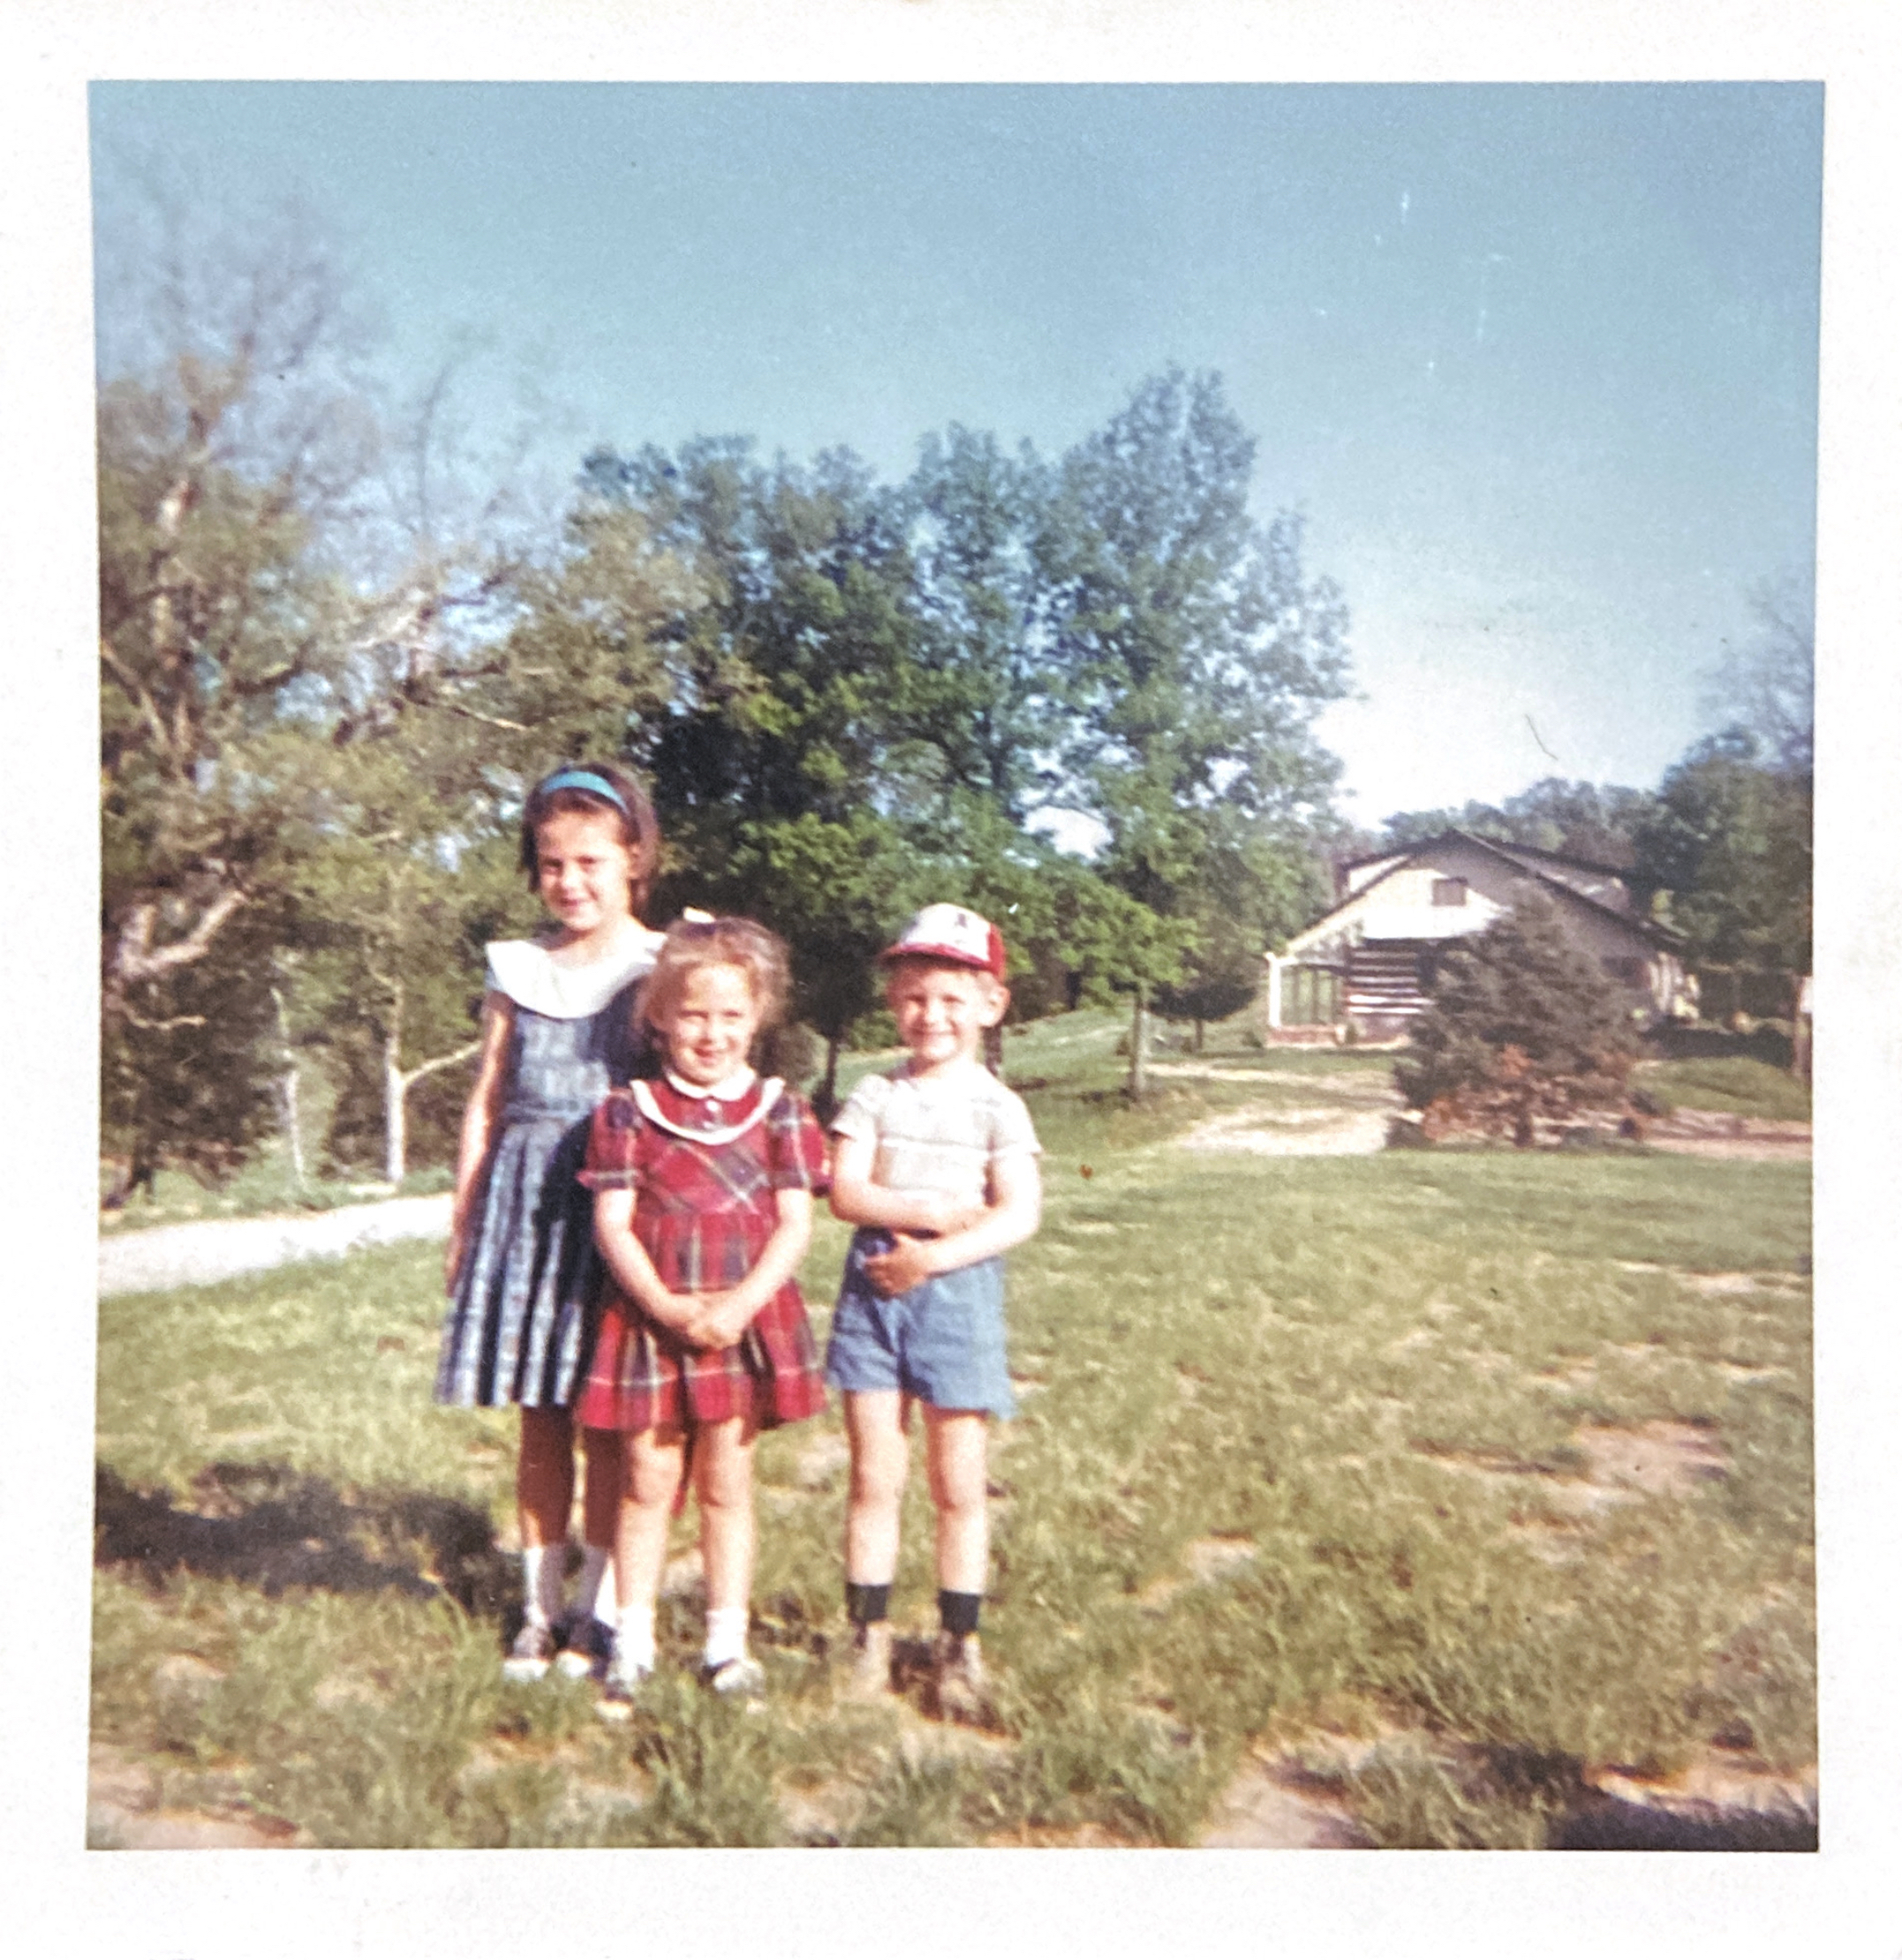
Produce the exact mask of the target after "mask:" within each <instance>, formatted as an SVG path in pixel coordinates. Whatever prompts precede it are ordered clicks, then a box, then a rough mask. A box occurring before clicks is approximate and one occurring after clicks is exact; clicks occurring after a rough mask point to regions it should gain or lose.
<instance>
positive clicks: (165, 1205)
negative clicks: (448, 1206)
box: [99, 1149, 456, 1235]
mask: <svg viewBox="0 0 1902 1960" xmlns="http://www.w3.org/2000/svg"><path fill="white" fill-rule="evenodd" d="M109 1181H110V1180H109V1178H108V1177H107V1176H106V1175H105V1173H104V1171H103V1168H102V1175H101V1180H100V1190H101V1194H102V1195H103V1194H104V1192H105V1189H106V1187H107V1185H108V1184H109ZM455 1181H456V1176H455V1172H453V1171H451V1170H450V1169H449V1168H448V1167H447V1166H446V1165H429V1166H427V1167H426V1168H424V1169H421V1170H416V1171H411V1172H410V1174H409V1176H407V1177H406V1178H404V1180H403V1182H402V1183H401V1184H400V1185H389V1184H385V1183H383V1182H381V1180H379V1179H377V1178H376V1177H375V1176H374V1173H372V1172H367V1171H366V1172H364V1173H363V1174H362V1175H361V1176H360V1177H355V1178H307V1179H306V1180H305V1181H304V1182H303V1183H302V1184H301V1185H299V1184H298V1182H297V1180H295V1179H294V1178H293V1177H292V1176H291V1166H290V1162H289V1160H288V1158H287V1157H286V1156H285V1154H284V1153H283V1151H282V1150H275V1149H268V1150H262V1151H260V1153H259V1154H258V1156H257V1157H255V1158H253V1161H252V1162H251V1163H249V1164H247V1165H245V1167H244V1169H243V1170H241V1171H238V1172H236V1173H235V1174H234V1175H232V1176H231V1177H230V1178H227V1179H226V1180H224V1181H223V1183H218V1184H209V1183H201V1182H200V1180H198V1179H197V1178H195V1177H193V1176H192V1174H191V1173H190V1172H187V1171H160V1172H158V1173H157V1174H156V1175H155V1177H154V1179H153V1180H152V1188H151V1189H150V1190H149V1191H147V1190H144V1189H141V1190H140V1191H139V1192H137V1193H136V1194H135V1195H133V1196H132V1198H130V1199H129V1200H128V1201H127V1202H126V1203H125V1205H124V1206H122V1207H121V1208H120V1209H119V1210H116V1211H108V1210H103V1209H102V1210H101V1211H100V1214H99V1229H100V1230H101V1231H102V1233H110V1234H114V1235H117V1234H118V1233H126V1232H140V1231H144V1230H147V1229H148V1228H149V1227H151V1226H153V1225H191V1224H194V1223H196V1222H197V1221H198V1220H200V1219H202V1218H259V1217H269V1216H271V1215H273V1214H275V1213H277V1212H289V1213H297V1212H300V1211H335V1210H336V1209H337V1207H338V1206H339V1205H345V1204H363V1203H365V1202H367V1201H369V1200H371V1199H374V1198H387V1197H395V1196H401V1197H405V1198H413V1197H425V1196H428V1195H431V1194H433V1193H434V1192H437V1191H447V1190H449V1188H450V1187H452V1186H453V1185H454V1184H455Z"/></svg>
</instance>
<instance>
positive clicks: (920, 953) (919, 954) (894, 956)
mask: <svg viewBox="0 0 1902 1960" xmlns="http://www.w3.org/2000/svg"><path fill="white" fill-rule="evenodd" d="M887 960H942V961H945V962H946V964H947V965H949V966H954V967H969V968H970V969H971V971H972V972H973V973H991V974H993V976H994V969H993V967H992V965H991V962H990V961H988V960H974V959H972V958H971V956H970V954H968V953H966V952H965V951H964V950H963V948H962V947H961V946H919V945H917V944H915V943H914V944H911V945H906V944H905V943H904V942H903V941H901V942H900V943H899V944H898V945H896V946H887V947H886V949H885V951H884V952H883V953H881V954H879V961H880V962H881V963H882V962H883V961H887Z"/></svg>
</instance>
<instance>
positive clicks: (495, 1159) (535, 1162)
mask: <svg viewBox="0 0 1902 1960" xmlns="http://www.w3.org/2000/svg"><path fill="white" fill-rule="evenodd" d="M652 963H653V955H652V953H651V951H649V952H647V953H645V955H644V956H643V957H642V958H640V960H639V961H638V965H637V966H636V968H635V969H634V970H633V971H632V972H631V973H630V976H629V977H628V978H627V979H626V980H625V982H624V983H623V985H622V987H621V988H620V991H618V992H616V993H615V995H614V996H613V997H612V998H611V999H609V1000H608V1002H607V1004H606V1005H605V1006H601V1007H600V1008H598V1009H597V1010H596V1011H595V1012H593V1013H592V1014H578V1015H574V1016H571V1017H564V1016H561V1015H556V1014H543V1013H539V1012H537V1011H536V1010H535V1009H534V1008H532V1007H528V1006H524V1005H523V1004H522V1003H521V1002H520V1001H519V1000H516V1001H514V1002H513V1006H514V1016H515V1026H514V1029H513V1031H512V1032H511V1034H510V1036H509V1060H508V1084H509V1086H508V1092H507V1100H506V1102H505V1103H504V1105H503V1107H502V1115H501V1120H500V1122H499V1123H498V1124H497V1126H496V1132H495V1137H494V1142H493V1143H492V1144H491V1145H490V1149H489V1159H488V1165H487V1171H486V1173H485V1178H484V1183H483V1189H482V1195H481V1197H480V1200H479V1209H478V1210H477V1213H476V1216H475V1217H474V1219H473V1220H472V1224H471V1226H470V1233H469V1242H468V1244H467V1245H466V1247H465V1248H464V1254H463V1263H462V1270H461V1271H460V1272H459V1273H457V1277H456V1285H455V1288H454V1291H453V1293H451V1296H450V1300H449V1313H448V1315H447V1316H446V1318H445V1319H444V1322H443V1326H442V1359H441V1361H439V1362H438V1364H437V1368H436V1390H435V1398H436V1400H437V1401H438V1402H447V1403H452V1404H455V1405H457V1406H461V1407H464V1408H467V1407H477V1408H494V1407H497V1406H502V1405H505V1404H508V1403H511V1402H513V1403H519V1404H520V1405H521V1406H523V1407H525V1408H566V1407H567V1406H568V1405H569V1404H570V1402H571V1401H572V1400H573V1399H574V1396H575V1391H576V1389H577V1385H578V1383H577V1376H578V1375H579V1372H580V1370H581V1368H582V1366H583V1364H584V1363H585V1361H586V1359H587V1356H588V1352H589V1349H590V1347H591V1346H592V1341H593V1334H594V1323H595V1320H596V1316H597V1314H598V1311H599V1302H600V1292H601V1279H602V1268H601V1262H600V1254H599V1253H597V1252H596V1251H595V1249H594V1214H593V1200H592V1196H591V1195H590V1194H589V1193H588V1192H587V1191H585V1190H584V1189H583V1188H582V1187H581V1185H580V1184H579V1182H578V1181H577V1172H579V1171H580V1169H581V1165H582V1161H583V1159H584V1158H585V1156H586V1155H587V1148H588V1119H589V1118H590V1117H591V1116H592V1114H593V1112H594V1107H595V1105H596V1104H598V1103H599V1102H600V1100H601V1099H602V1097H605V1096H606V1095H607V1094H608V1090H609V1089H613V1088H615V1087H617V1086H618V1085H619V1084H621V1083H623V1082H626V1081H628V1079H629V1078H630V1075H631V1074H632V1073H633V1071H634V1067H635V1065H636V1063H637V1062H638V1060H639V1059H640V1056H641V1053H642V1050H643V1045H644V1044H643V1042H642V1039H641V1037H640V1036H639V1035H638V1033H637V1031H636V1029H635V1025H634V995H635V991H636V988H637V986H638V983H639V980H640V977H641V976H642V975H643V974H645V971H646V969H647V968H648V967H649V966H650V965H651V964H652ZM490 980H491V984H492V985H494V984H495V983H494V969H493V964H492V971H491V976H490Z"/></svg>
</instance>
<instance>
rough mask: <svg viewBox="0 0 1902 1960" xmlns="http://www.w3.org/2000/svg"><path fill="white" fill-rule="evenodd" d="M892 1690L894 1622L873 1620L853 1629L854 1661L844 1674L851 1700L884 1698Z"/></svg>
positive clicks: (846, 1690)
mask: <svg viewBox="0 0 1902 1960" xmlns="http://www.w3.org/2000/svg"><path fill="white" fill-rule="evenodd" d="M890 1692H892V1623H891V1622H890V1621H889V1620H871V1621H868V1622H867V1623H866V1624H865V1625H863V1626H855V1627H854V1628H853V1629H852V1661H851V1667H850V1670H849V1672H848V1673H847V1675H846V1677H845V1698H846V1700H849V1701H882V1700H884V1699H885V1698H886V1696H887V1695H888V1694H889V1693H890Z"/></svg>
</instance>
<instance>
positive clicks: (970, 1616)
mask: <svg viewBox="0 0 1902 1960" xmlns="http://www.w3.org/2000/svg"><path fill="white" fill-rule="evenodd" d="M925 1444H926V1449H925V1461H926V1463H927V1465H928V1466H930V1470H931V1479H932V1504H933V1505H934V1506H935V1508H936V1510H937V1512H938V1627H939V1631H938V1652H937V1666H936V1670H935V1671H936V1675H937V1700H938V1712H939V1714H940V1715H943V1716H944V1717H945V1718H946V1719H947V1721H952V1722H975V1723H987V1722H989V1721H990V1719H991V1717H992V1715H993V1704H992V1700H991V1694H990V1689H989V1687H988V1685H987V1682H986V1677H985V1668H984V1657H983V1655H982V1654H981V1652H980V1651H979V1648H978V1642H977V1616H978V1612H979V1610H980V1609H981V1608H982V1607H983V1604H984V1577H985V1558H986V1555H987V1553H988V1551H989V1549H990V1547H989V1536H988V1519H987V1518H986V1514H985V1488H986V1486H985V1418H984V1415H983V1413H982V1412H981V1411H979V1410H977V1409H937V1408H933V1407H932V1406H931V1405H930V1404H929V1403H927V1404H926V1405H925Z"/></svg>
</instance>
